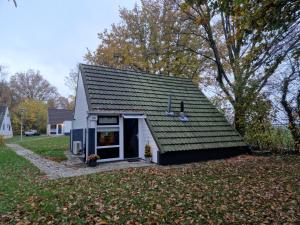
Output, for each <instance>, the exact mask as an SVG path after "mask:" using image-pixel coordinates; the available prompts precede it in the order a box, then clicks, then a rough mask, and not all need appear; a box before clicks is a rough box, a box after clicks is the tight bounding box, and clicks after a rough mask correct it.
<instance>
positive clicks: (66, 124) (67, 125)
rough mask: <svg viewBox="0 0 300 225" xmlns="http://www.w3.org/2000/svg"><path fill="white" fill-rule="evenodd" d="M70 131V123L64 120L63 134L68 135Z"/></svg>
mask: <svg viewBox="0 0 300 225" xmlns="http://www.w3.org/2000/svg"><path fill="white" fill-rule="evenodd" d="M71 129H72V121H69V120H66V121H64V125H63V134H64V135H70V131H71Z"/></svg>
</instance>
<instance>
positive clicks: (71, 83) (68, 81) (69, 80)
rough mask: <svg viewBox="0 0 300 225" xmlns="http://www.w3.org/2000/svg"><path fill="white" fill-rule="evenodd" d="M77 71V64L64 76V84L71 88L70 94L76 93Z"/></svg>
mask: <svg viewBox="0 0 300 225" xmlns="http://www.w3.org/2000/svg"><path fill="white" fill-rule="evenodd" d="M78 71H79V68H78V66H77V68H76V69H72V70H71V71H70V73H69V75H68V76H66V77H65V85H66V86H67V87H68V88H69V89H70V90H71V92H72V95H74V96H75V94H76V87H77V80H78Z"/></svg>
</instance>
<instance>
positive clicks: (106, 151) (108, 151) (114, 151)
mask: <svg viewBox="0 0 300 225" xmlns="http://www.w3.org/2000/svg"><path fill="white" fill-rule="evenodd" d="M97 154H98V155H99V157H100V159H110V158H119V148H103V149H97Z"/></svg>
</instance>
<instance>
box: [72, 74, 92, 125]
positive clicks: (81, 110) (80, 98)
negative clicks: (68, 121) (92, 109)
mask: <svg viewBox="0 0 300 225" xmlns="http://www.w3.org/2000/svg"><path fill="white" fill-rule="evenodd" d="M87 112H88V104H87V100H86V94H85V90H84V86H83V80H82V76H81V73H80V72H79V77H78V83H77V91H76V102H75V110H74V119H75V120H74V121H73V128H72V129H84V128H87V115H88V113H87Z"/></svg>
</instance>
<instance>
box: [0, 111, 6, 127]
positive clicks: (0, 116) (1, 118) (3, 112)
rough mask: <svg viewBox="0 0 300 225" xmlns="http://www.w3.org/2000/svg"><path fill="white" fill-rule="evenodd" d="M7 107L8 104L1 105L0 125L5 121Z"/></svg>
mask: <svg viewBox="0 0 300 225" xmlns="http://www.w3.org/2000/svg"><path fill="white" fill-rule="evenodd" d="M6 108H7V107H6V106H0V126H1V125H2V123H3V119H4V116H5V112H6Z"/></svg>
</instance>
